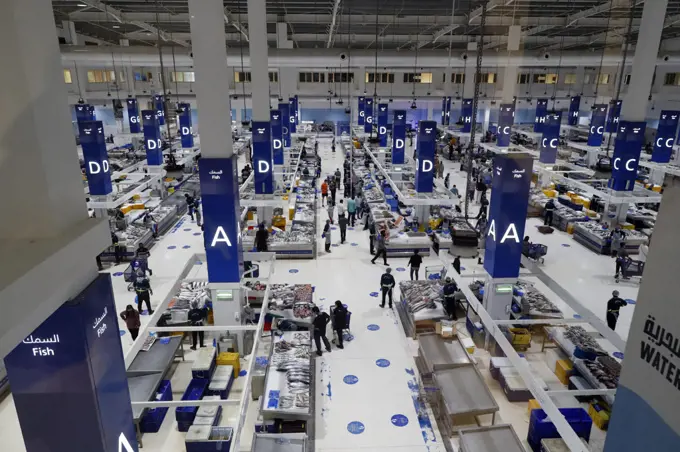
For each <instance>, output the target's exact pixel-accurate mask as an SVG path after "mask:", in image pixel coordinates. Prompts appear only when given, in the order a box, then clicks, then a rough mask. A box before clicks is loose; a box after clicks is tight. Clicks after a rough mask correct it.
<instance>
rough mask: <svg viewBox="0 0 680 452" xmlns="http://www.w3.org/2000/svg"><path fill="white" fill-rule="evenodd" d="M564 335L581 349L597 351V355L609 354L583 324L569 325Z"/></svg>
mask: <svg viewBox="0 0 680 452" xmlns="http://www.w3.org/2000/svg"><path fill="white" fill-rule="evenodd" d="M564 337H565V338H567V339H569V340H570V341H571V342H572V343H573V344H574V345H575V346H576V347H578V348H580V349H581V350H584V351H587V352H592V353H595V354H596V355H607V352H605V351H604V350H603V349H602V347H600V344H598V343H597V341H596V340H595V339H593V336H592V334H590V333H589V332H587V331H586V330H585V329H584V328H583V327H582V326H568V327H566V328H565V329H564Z"/></svg>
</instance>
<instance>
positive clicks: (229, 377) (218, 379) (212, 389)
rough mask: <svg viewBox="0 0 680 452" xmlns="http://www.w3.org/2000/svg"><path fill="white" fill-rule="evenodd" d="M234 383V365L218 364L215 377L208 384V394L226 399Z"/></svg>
mask: <svg viewBox="0 0 680 452" xmlns="http://www.w3.org/2000/svg"><path fill="white" fill-rule="evenodd" d="M233 383H234V366H230V365H224V366H217V367H216V369H215V373H214V374H213V378H212V380H211V381H210V385H209V386H208V392H207V394H208V395H216V396H220V398H221V399H223V400H226V399H227V398H228V397H229V392H230V391H231V386H232V384H233Z"/></svg>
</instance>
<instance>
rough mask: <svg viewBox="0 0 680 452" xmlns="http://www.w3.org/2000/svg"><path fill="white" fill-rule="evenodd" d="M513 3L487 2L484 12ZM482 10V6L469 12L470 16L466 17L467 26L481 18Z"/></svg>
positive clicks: (500, 0)
mask: <svg viewBox="0 0 680 452" xmlns="http://www.w3.org/2000/svg"><path fill="white" fill-rule="evenodd" d="M513 1H514V0H489V2H487V4H486V12H487V13H488V12H489V11H492V10H493V9H495V8H497V7H499V6H508V5H510V4H511V3H512V2H513ZM483 8H484V7H483V6H480V7H479V8H477V9H475V10H474V11H471V12H470V15H469V16H468V24H470V23H472V21H473V20H475V19H477V18H478V17H481V16H482V10H483Z"/></svg>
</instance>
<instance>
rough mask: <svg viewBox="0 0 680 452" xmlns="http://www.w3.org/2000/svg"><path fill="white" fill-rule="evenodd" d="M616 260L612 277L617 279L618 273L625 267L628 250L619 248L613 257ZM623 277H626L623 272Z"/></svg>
mask: <svg viewBox="0 0 680 452" xmlns="http://www.w3.org/2000/svg"><path fill="white" fill-rule="evenodd" d="M615 260H616V270H615V273H614V278H615V279H617V280H618V279H619V273H621V272H622V271H623V270H624V269H625V265H626V261H627V260H628V251H626V249H625V248H623V249H621V250H619V251H618V253H617V256H616V258H615ZM623 276H624V279H625V278H626V275H625V273H624V275H623Z"/></svg>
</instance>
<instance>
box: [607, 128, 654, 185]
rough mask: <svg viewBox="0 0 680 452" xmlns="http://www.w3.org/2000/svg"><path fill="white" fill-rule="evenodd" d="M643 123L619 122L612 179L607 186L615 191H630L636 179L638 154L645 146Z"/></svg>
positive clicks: (613, 157)
mask: <svg viewBox="0 0 680 452" xmlns="http://www.w3.org/2000/svg"><path fill="white" fill-rule="evenodd" d="M646 126H647V123H645V122H644V121H621V122H620V123H619V128H618V130H617V133H616V141H614V155H613V156H612V177H611V179H609V182H608V183H607V186H608V187H609V188H611V189H612V190H615V191H632V190H633V187H634V186H635V179H636V178H637V169H638V163H639V161H640V152H641V151H642V146H643V145H644V144H645V127H646Z"/></svg>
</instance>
